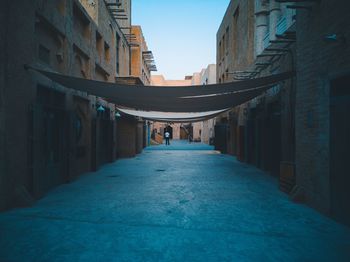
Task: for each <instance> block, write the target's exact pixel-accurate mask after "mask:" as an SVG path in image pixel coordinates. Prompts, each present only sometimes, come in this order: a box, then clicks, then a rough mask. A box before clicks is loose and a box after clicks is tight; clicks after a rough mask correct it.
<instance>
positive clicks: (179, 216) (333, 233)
mask: <svg viewBox="0 0 350 262" xmlns="http://www.w3.org/2000/svg"><path fill="white" fill-rule="evenodd" d="M172 146H173V147H177V149H179V147H183V149H184V150H169V149H171V148H170V147H166V146H164V145H162V146H159V147H158V148H156V147H151V148H148V149H146V150H144V152H143V153H142V154H140V155H138V156H137V157H136V158H133V159H124V160H118V161H117V162H115V163H113V164H109V165H106V166H104V167H103V168H101V169H100V170H99V171H98V172H96V173H89V174H86V175H83V176H81V177H80V178H79V179H78V180H77V181H75V182H73V183H71V184H66V185H62V186H60V187H58V188H56V189H54V190H53V191H51V192H50V193H49V194H48V195H47V196H46V197H44V198H43V199H41V200H40V201H38V202H37V203H36V205H35V206H33V207H31V208H22V209H14V210H11V211H8V212H4V213H1V214H0V261H350V230H349V228H347V227H344V226H342V225H340V224H337V223H336V222H334V221H332V220H330V219H328V218H327V217H324V216H322V215H320V214H319V213H317V212H316V211H315V210H313V209H310V208H308V207H306V206H304V205H298V204H294V203H292V202H290V201H289V199H288V197H287V195H285V194H283V193H282V192H280V191H279V190H278V185H277V181H276V180H275V179H274V178H272V177H271V176H269V175H267V174H265V173H263V172H261V171H259V170H258V169H256V168H253V167H250V166H248V165H245V164H242V163H240V162H238V161H236V160H235V158H233V157H232V156H227V155H221V154H218V153H217V152H215V151H213V150H211V149H212V148H211V147H209V146H205V145H201V144H192V145H188V144H185V142H182V143H178V144H176V143H175V144H173V145H172ZM162 149H163V150H162ZM172 149H176V148H172ZM190 149H192V150H190Z"/></svg>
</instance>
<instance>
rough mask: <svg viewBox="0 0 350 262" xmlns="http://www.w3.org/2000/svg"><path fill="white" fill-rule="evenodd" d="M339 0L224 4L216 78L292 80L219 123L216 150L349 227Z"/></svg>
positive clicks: (344, 50)
mask: <svg viewBox="0 0 350 262" xmlns="http://www.w3.org/2000/svg"><path fill="white" fill-rule="evenodd" d="M346 6H348V3H347V1H343V0H337V1H302V3H299V4H295V3H294V1H285V0H283V1H282V0H255V1H253V0H248V1H239V0H237V1H231V2H230V5H229V7H228V9H227V11H226V14H225V17H224V19H223V21H222V24H221V26H220V28H219V30H218V33H217V80H218V82H221V83H223V82H231V81H239V80H244V79H253V78H256V77H260V76H266V75H271V74H275V73H279V72H286V71H296V77H295V78H292V79H290V80H288V81H283V82H281V83H280V84H278V85H276V86H274V87H272V88H271V89H270V90H268V91H267V92H266V93H265V94H263V95H261V96H259V97H257V98H255V99H253V100H251V101H249V102H247V103H245V104H244V105H241V106H239V107H236V108H235V109H233V110H232V111H231V112H229V113H228V114H224V115H222V116H221V117H219V118H218V119H217V125H216V130H215V136H216V143H217V146H218V147H219V149H220V150H222V151H223V152H227V153H229V154H233V155H236V156H237V158H238V159H239V160H241V161H245V162H248V163H251V164H254V165H256V166H257V167H259V168H262V169H264V170H267V171H269V172H271V174H273V175H275V176H277V177H278V178H279V181H280V188H281V189H282V190H283V191H285V192H287V193H289V194H291V196H292V198H293V199H295V200H298V201H305V202H306V203H307V204H309V205H311V206H313V207H315V208H316V209H318V210H320V211H321V212H323V213H325V214H327V215H331V216H332V217H334V218H336V219H338V220H339V221H342V222H344V223H347V224H350V213H349V210H350V207H349V204H348V201H347V200H346V199H349V197H350V195H349V192H350V191H349V190H348V188H349V187H350V182H349V179H348V176H347V175H346V173H348V172H347V171H346V170H347V168H346V163H347V162H348V161H349V160H350V159H349V155H350V154H348V153H347V148H349V146H350V144H349V143H350V142H349V136H348V134H349V132H350V130H349V125H348V124H347V123H348V121H346V120H345V119H346V114H347V112H349V110H350V100H349V99H348V90H347V88H346V86H347V82H348V80H349V69H350V61H349V59H348V58H349V57H350V56H349V54H348V52H349V51H348V49H349V48H348V41H347V39H348V38H349V32H350V30H349V28H350V24H349V21H348V20H347V19H346V17H347V16H346V13H345V9H344V8H345V7H346Z"/></svg>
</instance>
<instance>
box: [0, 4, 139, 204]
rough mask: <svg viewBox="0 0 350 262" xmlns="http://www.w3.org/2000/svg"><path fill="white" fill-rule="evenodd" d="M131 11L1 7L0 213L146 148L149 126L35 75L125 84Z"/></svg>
mask: <svg viewBox="0 0 350 262" xmlns="http://www.w3.org/2000/svg"><path fill="white" fill-rule="evenodd" d="M130 7H131V1H130V0H123V1H115V0H108V1H103V0H57V1H44V0H36V1H24V0H20V1H5V2H4V3H3V6H2V8H1V10H0V18H1V21H2V22H3V23H2V25H3V26H2V27H1V31H0V33H1V39H2V41H0V43H1V50H0V57H1V61H2V63H0V64H1V68H0V69H1V70H0V123H1V125H0V210H2V209H6V208H10V207H12V206H18V205H28V204H30V203H31V202H32V201H33V200H34V199H37V198H40V197H42V196H43V195H45V194H46V193H47V192H48V191H49V190H50V189H52V188H53V187H55V186H57V185H59V184H61V183H66V182H69V181H72V180H74V179H75V177H77V176H79V175H80V174H82V173H84V172H88V171H93V170H96V169H98V168H99V166H101V165H103V164H104V163H107V162H111V161H114V160H115V159H116V158H117V157H122V156H123V155H125V154H124V152H125V150H126V149H129V148H132V152H131V153H130V156H132V155H134V154H135V153H136V152H139V151H140V149H141V150H142V148H143V146H144V141H143V139H142V137H143V136H144V132H143V129H144V126H143V125H144V122H140V121H138V120H137V119H135V118H129V117H126V116H124V115H122V117H119V118H117V115H116V111H115V105H114V104H111V103H108V101H105V100H104V99H102V98H100V97H95V96H91V95H88V94H87V93H84V92H80V91H74V90H70V89H67V88H65V87H64V86H61V85H59V84H57V83H55V82H52V81H51V80H49V79H47V78H46V77H44V76H43V75H41V74H39V73H37V72H36V71H34V70H32V69H30V67H35V68H40V69H43V70H48V71H54V72H57V73H61V74H64V75H69V76H73V77H79V78H85V79H91V80H97V81H107V82H120V81H121V82H123V81H126V80H125V79H129V78H130V61H131V60H130V46H131V39H130V38H129V37H128V35H127V33H126V32H127V30H128V27H130V26H129V25H130V23H131V16H130V14H131V9H130ZM23 10H25V12H26V15H22V11H23ZM28 66H29V67H28ZM131 80H133V81H134V79H131ZM130 133H133V134H134V135H133V136H132V137H130V139H128V138H124V139H123V137H124V136H125V135H127V134H130ZM136 137H137V139H136ZM123 143H124V144H123ZM132 145H135V146H134V147H133V146H132ZM123 150H124V151H123Z"/></svg>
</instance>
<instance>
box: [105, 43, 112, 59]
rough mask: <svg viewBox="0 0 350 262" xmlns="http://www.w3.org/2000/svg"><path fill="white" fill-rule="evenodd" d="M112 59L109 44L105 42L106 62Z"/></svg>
mask: <svg viewBox="0 0 350 262" xmlns="http://www.w3.org/2000/svg"><path fill="white" fill-rule="evenodd" d="M110 59H111V54H110V51H109V45H108V44H107V43H106V42H105V60H106V62H109V61H110Z"/></svg>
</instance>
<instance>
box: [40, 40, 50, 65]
mask: <svg viewBox="0 0 350 262" xmlns="http://www.w3.org/2000/svg"><path fill="white" fill-rule="evenodd" d="M38 56H39V60H40V61H42V62H44V63H45V64H48V65H49V64H50V50H49V49H48V48H46V47H45V46H42V45H39V54H38Z"/></svg>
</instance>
